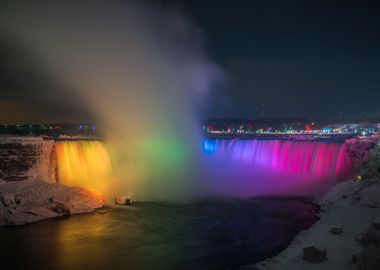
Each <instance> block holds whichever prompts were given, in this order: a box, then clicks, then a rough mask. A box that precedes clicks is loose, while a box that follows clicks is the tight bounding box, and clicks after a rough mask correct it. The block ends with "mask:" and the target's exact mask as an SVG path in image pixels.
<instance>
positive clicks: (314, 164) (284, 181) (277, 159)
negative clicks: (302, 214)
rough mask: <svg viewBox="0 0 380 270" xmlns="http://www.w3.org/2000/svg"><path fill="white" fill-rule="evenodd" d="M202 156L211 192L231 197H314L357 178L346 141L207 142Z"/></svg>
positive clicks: (239, 140)
mask: <svg viewBox="0 0 380 270" xmlns="http://www.w3.org/2000/svg"><path fill="white" fill-rule="evenodd" d="M203 151H204V154H205V155H204V163H206V164H208V167H209V171H214V172H215V173H211V174H209V177H208V179H209V180H208V181H207V183H206V184H207V190H209V191H212V192H213V191H215V190H216V191H217V192H221V193H224V194H229V195H231V194H232V195H249V196H252V195H265V194H283V193H292V192H293V191H295V190H296V192H293V193H294V194H299V195H304V194H306V191H308V194H310V193H313V192H314V191H315V190H317V189H319V188H324V187H326V186H328V185H331V184H333V183H334V182H335V181H337V180H343V179H346V178H348V177H350V176H351V175H352V173H353V166H352V164H351V161H350V159H349V157H348V154H347V153H346V149H345V145H344V143H343V142H333V141H296V140H294V141H292V140H247V139H233V140H227V139H206V140H205V141H204V144H203ZM215 174H216V175H217V176H216V177H215Z"/></svg>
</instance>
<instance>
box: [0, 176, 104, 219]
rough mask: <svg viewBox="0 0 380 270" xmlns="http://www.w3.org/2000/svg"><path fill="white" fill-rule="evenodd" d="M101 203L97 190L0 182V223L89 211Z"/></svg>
mask: <svg viewBox="0 0 380 270" xmlns="http://www.w3.org/2000/svg"><path fill="white" fill-rule="evenodd" d="M104 202H105V199H104V196H103V195H101V194H100V193H98V192H95V191H89V190H86V189H83V188H73V187H67V186H62V185H59V184H49V183H46V182H44V181H42V180H26V181H15V182H0V226H14V225H25V224H29V223H32V222H37V221H40V220H44V219H47V218H54V217H59V216H65V215H73V214H81V213H89V212H92V211H94V210H95V209H97V208H101V207H102V206H103V204H104Z"/></svg>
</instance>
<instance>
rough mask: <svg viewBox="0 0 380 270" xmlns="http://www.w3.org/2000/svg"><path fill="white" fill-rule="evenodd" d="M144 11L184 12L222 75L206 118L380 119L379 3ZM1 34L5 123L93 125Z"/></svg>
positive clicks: (193, 3) (34, 58) (34, 57)
mask: <svg viewBox="0 0 380 270" xmlns="http://www.w3.org/2000/svg"><path fill="white" fill-rule="evenodd" d="M137 2H138V1H137ZM146 2H148V3H149V4H152V5H154V4H156V5H163V6H168V7H170V8H173V7H174V8H177V9H179V10H181V12H182V13H183V14H184V15H185V17H188V19H189V20H190V21H191V22H192V23H194V24H195V25H196V26H197V27H198V28H199V30H200V31H201V33H202V35H201V36H202V38H203V41H204V46H205V50H206V53H207V55H208V57H209V58H211V60H212V61H214V62H215V63H216V64H217V65H219V66H220V67H221V69H222V70H223V72H224V74H225V78H226V79H225V80H224V81H225V83H223V84H222V85H218V86H217V87H216V88H217V89H215V91H214V92H213V94H212V95H211V96H210V97H208V99H207V100H206V102H207V103H208V104H209V106H208V107H209V108H208V110H206V111H207V112H206V115H205V117H237V118H257V117H261V114H262V104H265V114H266V116H268V117H288V116H296V117H316V118H318V117H331V118H335V117H339V116H340V115H341V114H342V113H341V112H343V115H344V116H347V117H363V116H380V15H379V14H380V1H366V0H360V1H359V0H358V1H350V0H346V1H334V0H329V1H306V0H298V1H284V0H260V1H259V0H146ZM1 30H3V29H1V27H0V57H1V58H2V61H1V62H0V88H1V89H0V90H1V92H0V109H1V110H0V111H1V115H0V120H1V121H17V119H21V118H22V119H28V118H27V117H25V115H31V116H32V115H33V116H34V117H31V118H30V119H31V120H33V119H39V120H41V121H44V120H45V119H46V120H51V119H53V118H54V119H55V117H56V116H55V115H53V114H50V113H51V112H52V111H54V112H58V113H57V115H60V118H59V119H57V120H58V121H60V120H63V119H76V117H77V116H78V115H80V117H82V118H83V119H84V120H86V119H91V114H90V113H86V112H85V113H83V111H85V108H84V106H83V104H84V103H83V102H81V101H80V97H78V96H75V95H74V94H73V95H71V96H67V95H64V96H60V95H58V94H57V93H59V92H60V89H65V88H67V87H69V86H67V85H65V83H64V82H61V81H59V80H57V79H56V78H54V73H53V72H52V71H51V70H50V69H49V67H48V66H45V65H44V62H43V57H40V55H38V54H37V53H35V52H33V50H31V49H30V48H26V47H25V46H26V45H25V44H22V43H21V44H20V43H18V41H17V40H15V39H13V37H12V33H10V32H6V31H1ZM20 78H22V80H21V79H20ZM41 89H48V90H47V91H40V90H41ZM52 89H54V90H52ZM38 92H40V93H42V94H40V95H38ZM63 92H65V91H63ZM54 97H55V100H56V101H57V100H58V102H53V100H54ZM16 111H17V113H16ZM77 118H78V117H77Z"/></svg>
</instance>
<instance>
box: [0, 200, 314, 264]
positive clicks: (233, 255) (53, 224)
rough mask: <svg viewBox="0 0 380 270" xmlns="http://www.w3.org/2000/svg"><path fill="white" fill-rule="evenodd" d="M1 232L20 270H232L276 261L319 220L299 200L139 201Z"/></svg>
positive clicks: (5, 252) (5, 257) (3, 248)
mask: <svg viewBox="0 0 380 270" xmlns="http://www.w3.org/2000/svg"><path fill="white" fill-rule="evenodd" d="M106 210H107V212H106V213H104V214H101V213H99V211H97V212H95V213H93V214H86V215H77V216H72V217H68V218H60V219H54V220H47V221H43V222H39V223H35V224H31V225H29V226H24V227H14V228H1V229H0V243H1V245H0V253H1V254H2V263H3V265H5V264H8V263H11V265H13V267H14V269H18V268H24V269H34V268H36V269H226V268H229V269H234V268H237V267H238V266H240V265H244V264H249V263H253V262H256V261H259V260H262V259H264V258H266V257H269V256H273V255H275V254H277V253H279V252H280V251H281V250H282V249H284V248H285V247H286V246H287V245H288V244H289V242H290V241H291V239H292V238H293V237H294V236H295V235H296V234H297V233H298V232H300V231H301V230H303V229H306V228H308V227H309V226H311V225H312V224H313V223H314V222H315V221H316V217H315V207H314V205H312V204H309V203H306V202H305V201H303V200H300V199H296V198H254V199H229V200H207V201H199V202H197V203H192V204H183V205H174V204H159V203H136V204H135V205H133V206H132V207H126V208H124V209H113V208H107V209H106Z"/></svg>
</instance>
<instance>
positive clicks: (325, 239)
mask: <svg viewBox="0 0 380 270" xmlns="http://www.w3.org/2000/svg"><path fill="white" fill-rule="evenodd" d="M358 174H359V175H358V176H357V178H356V179H355V180H352V181H346V182H342V183H339V184H337V185H335V186H334V187H333V188H332V189H331V190H330V191H329V192H328V193H327V194H325V195H324V196H323V197H322V198H320V199H319V200H317V203H318V204H319V205H320V206H321V219H320V220H319V221H318V222H317V223H315V224H314V225H313V226H312V227H310V229H308V230H306V231H303V232H301V233H300V234H298V235H297V236H296V238H295V239H294V240H293V242H292V243H291V244H290V245H289V246H288V247H287V248H286V249H285V250H284V251H282V252H281V253H280V254H279V255H277V256H275V257H273V258H271V259H267V260H266V261H263V262H259V263H257V264H256V265H251V266H246V267H243V268H242V269H263V270H264V269H270V270H275V269H281V270H283V269H295V270H297V269H334V270H340V269H342V270H346V269H380V265H378V264H379V263H380V258H379V256H380V255H379V254H380V233H379V231H378V230H377V231H376V229H375V227H374V222H378V223H379V224H378V225H377V226H376V227H380V147H379V146H377V147H376V148H375V149H373V150H372V151H371V153H370V155H369V157H368V160H366V161H365V162H364V164H362V166H361V167H360V168H359V169H358ZM375 220H378V221H375ZM332 228H342V233H340V234H339V233H337V234H336V233H332V232H331V229H332ZM338 230H339V229H338ZM374 232H376V233H374ZM368 234H372V236H371V237H372V240H371V241H372V242H373V243H375V244H374V245H373V244H372V243H371V244H367V245H363V241H360V239H363V238H365V236H364V235H368ZM371 241H370V242H371ZM364 242H365V241H364ZM367 242H368V241H367ZM309 246H314V247H316V248H318V249H320V250H324V249H326V251H327V260H324V261H323V262H319V263H312V262H308V261H306V260H303V248H306V247H309ZM369 253H371V254H369ZM374 254H375V255H374ZM373 267H375V268H373Z"/></svg>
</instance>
